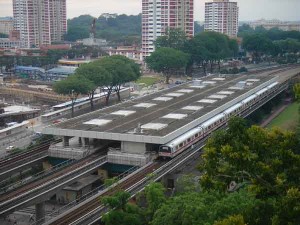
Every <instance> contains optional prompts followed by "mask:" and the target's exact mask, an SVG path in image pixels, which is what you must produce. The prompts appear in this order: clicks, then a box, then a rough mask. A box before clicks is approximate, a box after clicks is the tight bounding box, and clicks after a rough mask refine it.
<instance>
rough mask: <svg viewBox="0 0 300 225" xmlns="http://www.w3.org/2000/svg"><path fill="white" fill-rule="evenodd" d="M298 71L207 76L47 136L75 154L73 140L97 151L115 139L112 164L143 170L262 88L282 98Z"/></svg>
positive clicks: (99, 113) (49, 131)
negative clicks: (160, 152)
mask: <svg viewBox="0 0 300 225" xmlns="http://www.w3.org/2000/svg"><path fill="white" fill-rule="evenodd" d="M299 73H300V68H299V67H294V68H288V69H287V68H285V69H275V70H272V71H268V72H262V73H258V74H252V75H251V74H248V75H226V76H207V77H204V78H203V79H201V80H194V81H192V82H189V83H185V84H182V85H178V86H175V87H173V88H169V89H166V90H162V91H159V92H156V93H154V94H151V95H146V96H143V97H140V98H136V99H133V100H130V101H126V102H123V103H120V104H118V105H114V106H110V107H107V108H104V109H100V110H97V111H94V112H91V113H88V114H85V115H82V116H79V117H76V118H73V119H70V120H68V121H65V122H61V123H59V124H55V125H51V126H49V127H46V128H45V129H44V130H43V133H45V134H53V135H56V136H62V137H63V143H62V146H59V151H64V148H65V149H69V150H70V148H69V146H70V143H71V142H72V143H73V142H74V140H75V141H76V142H78V146H80V148H82V147H86V148H89V147H90V145H92V143H93V147H92V148H93V149H95V148H97V145H101V146H103V144H104V143H108V142H109V141H114V142H116V143H118V146H119V147H117V148H114V149H112V148H111V149H110V151H109V152H108V162H111V163H116V164H126V165H138V166H142V165H145V164H146V163H147V162H148V161H150V160H151V156H153V154H152V153H154V152H156V153H157V152H158V149H159V147H160V146H161V145H164V144H166V143H168V142H170V141H172V140H174V139H175V138H178V137H180V136H181V135H183V134H185V133H186V132H188V131H190V130H191V129H193V128H195V127H197V126H199V125H200V124H202V123H204V122H207V121H209V120H210V119H211V118H212V117H214V116H216V115H218V114H220V113H222V112H224V111H226V110H227V109H229V108H230V107H233V106H234V105H236V104H238V103H240V102H242V101H243V100H245V99H247V98H249V97H250V98H251V96H252V95H254V94H256V93H259V92H260V91H261V90H264V89H265V90H266V88H268V87H272V90H273V92H272V95H274V96H275V95H277V94H279V92H280V91H279V90H281V89H280V87H281V86H282V85H286V86H287V82H288V81H289V80H290V79H291V78H293V77H294V76H296V75H298V74H299ZM70 139H71V140H72V141H69V140H70ZM62 147H64V148H62ZM74 148H75V147H74ZM74 148H72V149H73V150H74ZM52 149H54V150H55V146H52ZM75 150H76V149H75Z"/></svg>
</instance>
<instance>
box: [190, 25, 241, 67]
mask: <svg viewBox="0 0 300 225" xmlns="http://www.w3.org/2000/svg"><path fill="white" fill-rule="evenodd" d="M186 52H188V53H190V55H191V58H192V61H193V62H194V63H196V64H200V65H201V66H202V67H203V71H204V73H206V71H207V65H208V64H210V65H211V68H210V70H211V72H213V67H214V65H215V64H218V67H219V71H220V69H221V68H220V63H221V60H223V59H225V58H228V57H231V56H235V55H237V53H238V44H237V41H236V40H230V39H229V38H228V37H227V36H226V35H224V34H220V33H217V32H208V31H206V32H202V33H200V34H198V35H195V37H194V38H192V39H191V40H190V41H189V42H188V43H187V45H186Z"/></svg>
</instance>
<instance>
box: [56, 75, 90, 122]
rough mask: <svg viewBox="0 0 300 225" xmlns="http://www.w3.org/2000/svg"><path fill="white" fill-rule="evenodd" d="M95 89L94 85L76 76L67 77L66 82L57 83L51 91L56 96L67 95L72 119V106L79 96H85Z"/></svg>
mask: <svg viewBox="0 0 300 225" xmlns="http://www.w3.org/2000/svg"><path fill="white" fill-rule="evenodd" d="M94 88H95V85H94V84H93V83H92V82H91V81H89V80H87V79H85V78H83V77H79V76H76V75H72V76H69V77H68V78H67V79H66V80H61V81H58V82H56V83H55V84H54V86H53V90H54V91H55V92H56V93H58V94H63V95H69V97H70V99H71V102H72V104H71V106H72V114H71V116H72V117H74V105H75V102H76V100H77V98H78V96H79V95H86V94H88V93H89V92H91V90H93V89H94Z"/></svg>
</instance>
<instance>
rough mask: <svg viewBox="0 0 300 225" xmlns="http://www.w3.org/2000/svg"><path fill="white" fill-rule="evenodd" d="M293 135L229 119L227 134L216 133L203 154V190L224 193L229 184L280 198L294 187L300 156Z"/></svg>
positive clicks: (262, 195)
mask: <svg viewBox="0 0 300 225" xmlns="http://www.w3.org/2000/svg"><path fill="white" fill-rule="evenodd" d="M297 143H298V141H297V139H296V136H295V134H294V133H291V132H284V131H280V130H278V129H273V130H270V131H269V130H264V129H263V128H260V127H257V126H252V127H251V128H247V127H246V126H245V123H242V121H241V119H238V118H236V119H232V120H231V121H230V123H229V129H228V132H219V133H217V134H215V135H214V136H213V138H211V139H210V140H209V141H208V144H207V146H206V148H205V151H204V154H203V163H202V164H201V166H200V168H201V170H203V171H205V174H204V175H203V176H202V178H201V183H202V185H203V187H204V188H217V189H220V190H223V191H225V190H226V189H227V187H228V185H229V183H230V182H231V181H235V182H237V183H243V182H246V183H250V185H249V189H250V190H251V191H252V192H253V193H255V194H256V195H257V196H259V197H261V198H264V197H266V196H274V197H276V196H277V195H280V194H282V193H284V192H285V190H286V188H292V187H297V185H299V183H300V182H299V179H297V178H296V177H295V174H297V173H299V172H300V166H295V165H300V156H299V155H298V154H296V153H297V151H298V150H297ZM283 168H284V172H283Z"/></svg>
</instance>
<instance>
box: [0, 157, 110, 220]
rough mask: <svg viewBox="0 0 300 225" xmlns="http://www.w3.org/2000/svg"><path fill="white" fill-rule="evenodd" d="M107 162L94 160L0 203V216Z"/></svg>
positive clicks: (104, 159) (104, 158) (102, 159)
mask: <svg viewBox="0 0 300 225" xmlns="http://www.w3.org/2000/svg"><path fill="white" fill-rule="evenodd" d="M106 161H107V157H106V156H103V157H101V158H99V159H96V160H94V161H92V162H89V163H86V164H83V165H80V166H79V167H78V168H77V169H74V170H73V171H70V172H69V173H67V174H64V175H63V176H59V177H57V178H54V179H52V180H50V181H48V182H45V183H43V184H41V185H39V186H37V187H34V188H33V189H31V190H30V191H26V192H25V193H22V194H20V195H19V196H16V197H14V198H12V199H9V200H7V201H5V202H2V203H0V215H2V214H4V213H7V212H9V211H11V210H13V209H15V208H17V207H19V206H21V205H24V204H25V203H28V202H30V201H33V200H35V199H37V198H39V197H41V196H43V195H46V194H47V193H49V192H51V191H54V190H55V189H57V188H59V187H62V186H64V185H67V184H68V183H70V182H71V181H73V180H75V179H77V178H79V177H80V176H82V175H84V174H86V173H89V172H91V171H93V170H95V169H97V168H98V167H99V166H101V165H103V164H105V163H106Z"/></svg>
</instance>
